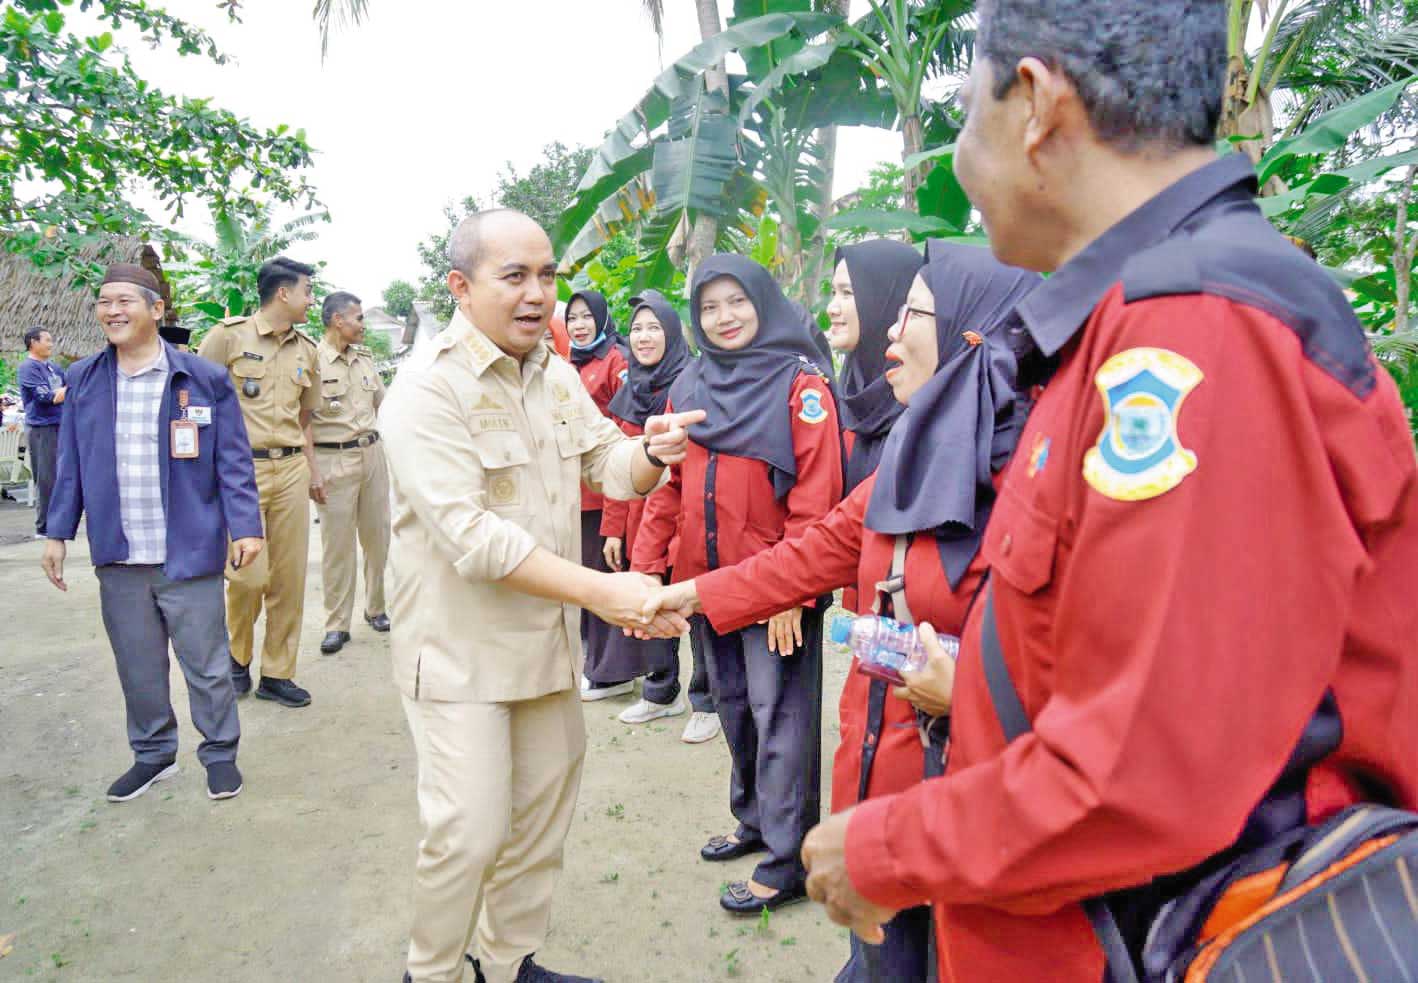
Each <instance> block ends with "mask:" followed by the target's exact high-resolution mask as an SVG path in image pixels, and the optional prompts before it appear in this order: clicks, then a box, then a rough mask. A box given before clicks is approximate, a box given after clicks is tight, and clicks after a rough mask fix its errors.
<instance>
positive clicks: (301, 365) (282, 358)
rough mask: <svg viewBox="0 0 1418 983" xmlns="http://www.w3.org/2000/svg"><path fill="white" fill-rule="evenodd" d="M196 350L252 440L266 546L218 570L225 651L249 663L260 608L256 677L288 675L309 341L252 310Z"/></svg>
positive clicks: (312, 359) (306, 478)
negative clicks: (229, 392)
mask: <svg viewBox="0 0 1418 983" xmlns="http://www.w3.org/2000/svg"><path fill="white" fill-rule="evenodd" d="M197 353H198V354H199V355H201V356H202V357H203V358H205V359H208V360H210V361H213V362H216V363H218V364H219V365H225V366H226V367H227V371H228V372H230V373H231V382H232V385H233V386H235V387H236V391H237V394H238V398H239V400H240V402H241V415H242V418H243V419H244V420H245V422H246V435H247V437H248V439H250V441H251V456H252V458H253V459H254V460H253V462H252V463H253V464H254V465H255V467H256V487H257V489H258V490H259V491H260V493H261V521H262V523H263V525H264V526H265V529H266V548H265V549H264V550H262V551H261V553H260V554H258V555H257V557H256V560H255V562H253V563H251V564H248V565H247V566H245V567H243V568H242V569H241V570H239V571H237V572H235V573H232V572H231V571H228V572H227V595H226V598H227V605H226V610H227V631H228V632H229V633H230V634H231V654H232V658H233V659H235V660H236V661H237V662H239V663H241V664H242V665H243V666H249V665H250V664H251V659H252V654H253V652H252V649H253V640H254V634H255V624H256V619H257V618H258V617H259V616H260V614H261V609H262V607H263V606H264V607H265V610H266V637H265V642H264V644H263V645H262V648H261V675H262V676H263V677H268V678H271V679H293V678H294V677H295V663H296V649H297V645H298V643H299V640H300V622H301V618H302V617H303V615H304V613H305V569H306V564H307V553H308V551H309V549H310V498H309V489H310V466H309V464H308V463H307V462H306V459H305V456H304V448H305V433H304V428H303V427H302V425H301V414H302V413H304V412H311V413H313V412H314V411H315V410H316V409H317V408H318V407H319V405H320V366H319V360H318V356H317V352H316V344H315V341H314V340H313V339H312V338H311V337H310V336H309V335H307V334H305V333H304V332H302V331H299V330H297V329H294V328H293V329H291V330H289V331H287V332H285V334H283V335H279V336H278V335H277V334H276V333H275V330H274V329H273V328H272V326H271V324H270V323H269V322H268V321H266V319H265V318H264V317H263V316H262V315H261V314H259V313H258V314H255V315H252V316H251V317H236V318H227V319H226V320H225V321H223V322H222V323H221V324H219V325H217V326H216V327H215V328H213V329H212V330H211V331H210V332H209V333H208V334H207V337H206V338H204V339H203V340H202V344H201V346H200V347H199V348H198V349H197Z"/></svg>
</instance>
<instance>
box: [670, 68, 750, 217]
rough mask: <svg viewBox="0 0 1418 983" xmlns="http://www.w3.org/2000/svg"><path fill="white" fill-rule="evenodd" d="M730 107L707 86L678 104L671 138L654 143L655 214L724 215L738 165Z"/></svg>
mask: <svg viewBox="0 0 1418 983" xmlns="http://www.w3.org/2000/svg"><path fill="white" fill-rule="evenodd" d="M716 103H717V104H718V105H716ZM727 109H728V107H727V106H725V105H723V101H722V99H715V98H714V97H713V96H711V95H710V94H709V93H706V92H705V91H704V89H703V87H701V88H700V91H699V93H698V94H697V95H696V96H694V97H691V98H688V99H683V100H680V101H678V102H677V103H676V104H675V110H674V114H673V117H672V119H671V120H670V137H669V139H667V140H658V141H656V142H655V150H654V163H653V166H652V168H651V171H650V187H651V188H652V189H653V190H654V192H655V211H656V215H657V216H663V215H666V214H668V213H671V212H679V211H684V210H686V209H688V210H690V211H693V212H706V213H708V214H710V215H714V216H715V217H718V216H719V215H721V214H722V213H723V212H724V210H725V207H726V206H725V202H724V197H723V191H724V186H725V185H726V184H728V182H729V179H730V178H732V177H733V176H734V172H735V171H736V170H737V169H738V166H739V151H738V127H737V126H736V125H735V123H734V120H733V118H732V117H730V116H729V115H728V114H727V112H726V110H727Z"/></svg>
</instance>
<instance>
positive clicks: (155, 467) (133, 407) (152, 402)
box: [113, 347, 168, 564]
mask: <svg viewBox="0 0 1418 983" xmlns="http://www.w3.org/2000/svg"><path fill="white" fill-rule="evenodd" d="M167 377H168V366H167V349H166V347H164V348H162V349H160V350H159V352H158V357H157V360H156V361H155V362H153V364H152V365H149V366H148V367H147V368H146V369H143V370H142V371H140V372H138V373H136V374H135V375H128V374H127V373H126V372H124V371H123V369H122V368H120V369H119V370H118V413H117V415H116V416H115V417H114V421H113V437H114V441H113V443H114V447H115V448H116V449H117V456H118V513H119V519H120V521H121V522H122V524H123V536H124V538H125V539H127V540H128V559H126V560H124V561H123V562H124V563H128V564H140V563H143V564H146V563H153V564H157V563H164V562H166V561H167V516H166V515H165V514H164V513H163V507H162V471H161V468H162V455H161V454H160V452H159V451H160V448H159V444H158V441H159V440H162V439H163V437H164V434H163V432H162V431H163V427H162V416H163V412H162V408H163V396H164V395H166V393H167Z"/></svg>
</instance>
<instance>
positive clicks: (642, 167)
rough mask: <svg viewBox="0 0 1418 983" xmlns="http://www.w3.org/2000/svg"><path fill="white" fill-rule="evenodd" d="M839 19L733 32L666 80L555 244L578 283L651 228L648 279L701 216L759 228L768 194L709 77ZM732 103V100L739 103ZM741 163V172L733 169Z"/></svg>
mask: <svg viewBox="0 0 1418 983" xmlns="http://www.w3.org/2000/svg"><path fill="white" fill-rule="evenodd" d="M838 23H840V19H839V18H837V17H835V16H833V15H830V14H818V13H806V12H800V11H799V12H786V13H774V14H769V15H766V16H763V17H754V18H751V19H749V20H745V21H741V22H737V23H734V24H732V25H731V26H729V27H728V28H726V29H725V30H723V31H722V32H720V33H719V34H717V35H715V36H714V37H712V38H710V39H708V40H706V41H703V42H701V43H700V44H699V45H697V46H695V48H693V49H692V50H691V51H690V52H689V53H688V54H686V55H685V56H684V57H683V58H681V59H679V60H678V61H676V62H675V63H674V64H673V65H671V66H670V67H669V68H667V69H666V70H665V71H663V72H662V73H661V74H660V75H659V76H658V77H657V78H656V79H655V82H654V84H653V85H652V86H651V88H650V90H649V91H648V92H647V93H646V94H645V95H644V96H643V97H642V98H641V100H640V101H639V102H638V103H637V104H636V105H635V107H634V108H633V109H632V110H631V111H630V112H629V113H627V114H626V115H625V116H623V117H622V118H621V119H620V121H619V122H617V123H616V125H615V127H614V128H613V129H612V130H611V132H610V134H609V135H608V136H607V138H606V140H605V142H604V143H603V144H602V145H601V146H600V147H599V148H598V149H597V151H596V153H595V155H594V156H593V157H592V159H591V164H590V166H589V167H588V168H587V170H586V173H585V175H584V176H583V177H582V179H581V183H580V185H579V186H578V187H577V189H576V195H575V197H574V198H573V200H572V202H571V204H570V205H569V206H568V207H567V209H566V210H565V211H564V212H563V213H562V215H561V220H560V221H559V222H558V223H557V226H556V228H555V229H554V230H553V233H552V241H553V244H554V245H555V246H556V248H557V250H558V252H559V255H561V256H562V267H563V272H565V273H574V272H575V271H576V270H577V269H579V268H580V267H581V266H582V265H583V264H584V263H585V262H586V261H587V260H589V259H590V258H591V257H592V256H593V255H595V253H596V251H597V250H599V249H600V248H601V247H602V246H603V245H604V244H605V242H606V241H608V240H609V238H610V236H612V235H614V234H615V233H616V232H618V231H620V230H621V229H622V228H625V227H626V226H627V225H630V224H632V223H638V224H643V229H642V236H641V240H642V241H641V244H642V252H643V253H644V255H645V258H646V261H647V264H646V265H647V268H648V270H649V271H651V272H647V277H652V276H653V270H654V269H656V268H663V267H664V266H666V265H673V264H669V263H668V261H669V256H668V250H669V246H670V243H671V240H672V239H673V238H674V235H675V232H676V231H677V230H679V229H681V228H682V227H692V226H693V224H694V221H695V219H696V218H697V217H698V216H699V215H701V214H702V215H708V216H711V217H713V218H714V219H715V220H716V224H718V225H719V226H721V229H720V234H719V235H718V236H716V239H717V240H718V241H720V242H722V241H723V234H722V233H723V232H724V231H725V230H727V229H730V228H733V227H735V226H743V227H746V228H752V227H756V216H757V215H758V214H759V213H761V212H762V210H763V207H764V194H763V190H762V188H761V187H760V186H758V184H757V182H755V181H754V180H753V179H752V175H751V174H750V173H749V172H748V170H747V169H746V168H745V167H744V166H743V162H742V158H741V156H740V148H739V133H738V126H737V123H736V120H735V117H734V116H732V115H731V114H730V109H731V105H730V103H729V102H728V101H727V100H725V99H723V98H722V97H721V96H719V95H711V94H710V92H709V90H708V89H707V88H706V86H705V76H706V74H707V73H708V72H709V71H710V70H711V69H713V68H714V67H715V66H717V65H719V64H720V63H722V62H723V60H724V58H725V56H726V55H728V54H729V53H730V52H732V51H745V50H753V49H761V48H763V47H765V46H767V45H769V44H772V43H773V42H776V41H780V40H783V39H787V38H789V37H792V36H797V37H799V38H802V39H810V38H813V37H816V36H818V35H821V34H822V33H823V32H824V31H827V30H828V29H830V28H832V27H834V26H836V25H837V24H838ZM731 95H732V94H731ZM731 159H732V160H733V161H734V162H735V163H736V164H737V166H735V167H730V166H728V164H729V161H730V160H731Z"/></svg>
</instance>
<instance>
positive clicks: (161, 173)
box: [0, 0, 316, 280]
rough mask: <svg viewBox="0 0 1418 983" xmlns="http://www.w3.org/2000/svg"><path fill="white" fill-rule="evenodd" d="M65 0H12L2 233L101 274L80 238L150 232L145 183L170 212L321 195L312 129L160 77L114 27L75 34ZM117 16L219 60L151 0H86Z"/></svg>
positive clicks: (60, 268) (81, 270) (1, 122)
mask: <svg viewBox="0 0 1418 983" xmlns="http://www.w3.org/2000/svg"><path fill="white" fill-rule="evenodd" d="M69 4H70V0H65V2H64V3H63V4H60V3H56V0H4V2H2V3H0V232H3V233H4V235H5V237H6V248H8V249H10V250H11V251H14V252H18V253H20V254H22V255H25V256H27V257H29V258H30V259H31V260H33V261H34V262H35V263H36V264H37V265H38V266H40V267H41V268H44V269H47V270H53V271H55V272H66V273H75V274H77V275H78V276H79V277H80V278H82V279H90V280H93V279H96V277H97V275H98V273H99V271H100V270H101V267H102V262H98V263H94V262H89V261H86V260H84V259H82V258H81V257H80V256H79V254H78V253H79V250H80V249H81V248H82V247H84V246H85V245H87V244H90V243H92V242H93V241H95V239H96V238H97V237H99V236H102V235H104V234H114V233H122V234H145V233H146V232H147V231H148V230H149V229H150V228H151V227H152V226H153V224H154V220H153V219H152V218H151V217H150V216H149V215H148V214H146V213H145V212H144V211H143V210H142V209H141V208H139V207H138V206H137V205H136V204H134V201H133V198H132V197H130V196H132V195H134V194H135V193H139V192H142V193H145V194H146V195H147V196H149V197H152V198H155V199H156V200H157V201H159V202H160V203H161V204H162V205H163V207H164V209H165V210H166V212H167V213H168V214H169V216H171V217H173V218H176V217H180V216H182V215H183V213H184V211H185V209H186V207H187V205H188V204H189V203H190V202H191V201H193V200H197V201H201V202H207V203H210V204H211V205H212V206H213V207H214V208H215V209H216V210H219V211H221V212H223V213H225V214H230V215H245V216H252V215H254V214H256V213H257V211H259V205H258V200H259V201H268V202H269V201H275V202H280V203H287V204H295V203H303V204H304V206H305V207H314V206H315V204H316V201H315V196H314V192H313V190H312V189H311V187H310V186H309V184H308V183H307V182H306V179H305V178H304V177H303V176H301V175H300V173H299V172H300V171H302V170H303V169H304V168H306V167H308V166H310V164H311V151H310V146H309V145H308V144H307V143H306V139H305V134H304V133H303V132H302V131H295V132H292V131H291V130H290V129H289V127H286V126H279V127H277V128H275V129H271V130H263V129H259V128H257V127H254V126H252V125H251V124H250V123H248V122H246V121H245V120H243V119H241V118H240V117H238V116H236V115H234V114H233V113H231V112H229V111H227V110H224V109H221V108H219V107H217V106H214V105H212V103H211V102H210V100H207V99H189V98H184V97H174V96H170V95H168V94H166V93H164V92H162V91H161V90H159V89H157V88H155V87H154V86H152V85H150V84H149V83H148V82H147V81H146V80H144V79H143V78H142V77H141V76H140V75H139V74H138V73H137V71H136V70H135V69H134V67H133V63H132V62H131V61H130V59H129V57H128V55H127V54H126V53H125V52H123V51H122V50H121V49H120V48H117V47H115V45H114V36H113V34H112V33H110V32H103V33H99V34H93V35H80V34H77V33H75V32H74V31H73V30H72V29H71V28H70V27H69V24H68V15H67V13H66V12H65V11H64V10H62V9H61V6H68V5H69ZM80 9H82V10H92V11H94V12H96V13H97V14H98V16H99V17H100V19H101V20H102V21H104V22H105V23H107V24H109V25H111V26H112V27H113V28H115V29H117V28H123V27H128V28H136V29H137V30H138V31H140V32H141V33H142V35H143V38H144V40H145V41H146V42H147V43H149V44H151V45H154V46H159V45H162V46H172V47H175V48H176V50H177V51H179V52H180V53H181V54H184V55H187V54H195V55H200V56H202V57H206V58H210V59H213V60H214V61H216V62H217V63H219V64H221V63H224V62H225V58H224V56H223V55H222V54H221V52H220V51H218V50H217V48H216V45H215V43H214V42H213V41H212V39H211V38H210V37H208V36H207V35H206V34H205V33H203V32H202V31H199V30H197V29H196V28H193V27H191V26H190V25H188V24H187V23H186V22H185V21H182V20H180V19H178V18H176V17H173V16H171V15H170V14H167V13H166V12H165V11H163V10H162V9H161V8H158V7H155V6H152V5H151V4H149V3H148V2H147V0H84V2H83V3H81V4H80Z"/></svg>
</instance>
